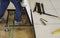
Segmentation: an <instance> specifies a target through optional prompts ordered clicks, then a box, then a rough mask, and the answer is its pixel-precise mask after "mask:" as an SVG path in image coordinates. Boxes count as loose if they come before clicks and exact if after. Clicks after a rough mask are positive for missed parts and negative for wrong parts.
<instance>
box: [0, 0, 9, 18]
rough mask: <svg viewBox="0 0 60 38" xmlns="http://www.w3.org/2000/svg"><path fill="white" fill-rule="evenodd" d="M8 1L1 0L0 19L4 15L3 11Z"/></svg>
mask: <svg viewBox="0 0 60 38" xmlns="http://www.w3.org/2000/svg"><path fill="white" fill-rule="evenodd" d="M9 3H10V1H9V0H1V4H0V19H1V18H2V16H3V15H4V12H5V10H6V9H7V7H8V5H9Z"/></svg>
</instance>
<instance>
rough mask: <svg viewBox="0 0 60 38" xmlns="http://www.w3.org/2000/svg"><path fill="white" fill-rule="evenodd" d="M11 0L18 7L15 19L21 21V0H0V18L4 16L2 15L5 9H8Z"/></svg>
mask: <svg viewBox="0 0 60 38" xmlns="http://www.w3.org/2000/svg"><path fill="white" fill-rule="evenodd" d="M10 1H11V2H12V3H13V4H14V6H15V8H16V13H15V17H14V20H16V21H17V22H18V21H21V19H22V18H21V16H22V6H21V4H20V1H19V0H0V19H1V18H2V16H3V15H4V13H5V10H6V9H7V7H8V5H9V3H10Z"/></svg>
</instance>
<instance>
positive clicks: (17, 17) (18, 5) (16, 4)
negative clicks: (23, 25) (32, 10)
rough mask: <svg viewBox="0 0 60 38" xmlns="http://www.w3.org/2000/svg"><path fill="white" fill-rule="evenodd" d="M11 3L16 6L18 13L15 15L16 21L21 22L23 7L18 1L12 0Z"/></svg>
mask: <svg viewBox="0 0 60 38" xmlns="http://www.w3.org/2000/svg"><path fill="white" fill-rule="evenodd" d="M11 2H12V3H13V4H14V6H15V8H16V13H15V18H14V19H15V20H16V21H17V22H19V21H21V19H22V18H21V16H22V6H21V4H20V2H19V1H18V0H11Z"/></svg>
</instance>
